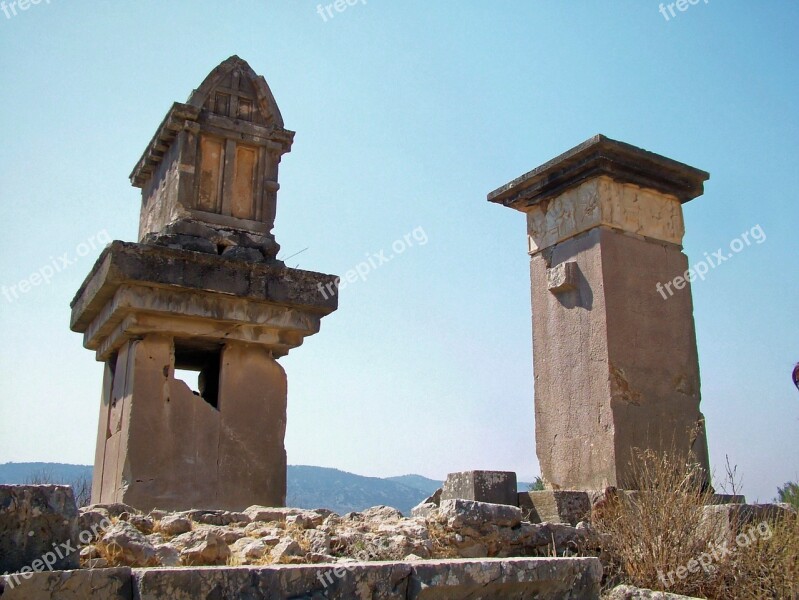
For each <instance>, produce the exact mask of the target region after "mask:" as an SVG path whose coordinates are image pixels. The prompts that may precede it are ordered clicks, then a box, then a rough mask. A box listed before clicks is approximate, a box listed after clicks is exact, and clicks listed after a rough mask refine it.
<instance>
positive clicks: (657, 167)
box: [488, 135, 710, 211]
mask: <svg viewBox="0 0 799 600" xmlns="http://www.w3.org/2000/svg"><path fill="white" fill-rule="evenodd" d="M600 175H606V176H608V177H611V178H612V179H613V180H615V181H617V182H620V183H632V184H635V185H638V186H640V187H643V188H649V189H653V190H655V191H657V192H660V193H662V194H669V195H672V196H675V197H676V198H678V199H679V200H680V202H683V203H684V202H688V201H689V200H693V199H694V198H696V197H697V196H701V195H702V194H703V193H704V182H705V181H707V180H708V179H709V178H710V174H708V173H706V172H705V171H701V170H699V169H695V168H694V167H690V166H688V165H686V164H684V163H681V162H678V161H676V160H672V159H670V158H666V157H665V156H661V155H660V154H655V153H654V152H649V151H647V150H643V149H641V148H637V147H635V146H632V145H630V144H625V143H624V142H618V141H616V140H612V139H610V138H608V137H605V136H604V135H596V136H594V137H592V138H591V139H589V140H587V141H585V142H583V143H582V144H580V145H579V146H576V147H575V148H572V149H571V150H569V151H568V152H565V153H563V154H561V155H560V156H558V157H556V158H554V159H552V160H550V161H549V162H547V163H544V164H543V165H541V166H540V167H538V168H536V169H533V170H532V171H530V172H529V173H526V174H524V175H522V176H521V177H517V178H516V179H514V180H513V181H511V182H509V183H506V184H505V185H503V186H502V187H500V188H498V189H496V190H494V191H493V192H491V193H490V194H488V201H489V202H496V203H497V204H502V205H504V206H508V207H510V208H515V209H517V210H522V211H524V208H525V207H528V206H531V205H533V204H537V203H538V202H541V201H542V200H545V199H547V198H551V197H553V196H557V195H559V194H562V193H563V192H564V191H566V190H567V189H569V188H573V187H575V186H577V185H579V184H581V183H582V182H584V181H585V180H587V179H590V178H592V177H598V176H600Z"/></svg>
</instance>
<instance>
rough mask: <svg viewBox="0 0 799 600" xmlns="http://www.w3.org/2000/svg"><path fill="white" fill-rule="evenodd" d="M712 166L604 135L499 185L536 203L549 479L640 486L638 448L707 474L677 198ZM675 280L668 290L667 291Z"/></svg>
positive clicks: (538, 358) (516, 199) (694, 192)
mask: <svg viewBox="0 0 799 600" xmlns="http://www.w3.org/2000/svg"><path fill="white" fill-rule="evenodd" d="M708 178H709V175H708V174H707V173H705V172H704V171H700V170H698V169H694V168H692V167H689V166H687V165H684V164H682V163H679V162H676V161H674V160H671V159H668V158H665V157H663V156H659V155H657V154H653V153H651V152H647V151H644V150H641V149H639V148H636V147H633V146H630V145H628V144H624V143H621V142H617V141H614V140H611V139H608V138H606V137H604V136H601V135H599V136H596V137H594V138H592V139H590V140H588V141H586V142H585V143H583V144H581V145H579V146H577V147H576V148H574V149H572V150H570V151H568V152H566V153H565V154H563V155H561V156H559V157H557V158H555V159H553V160H551V161H549V162H548V163H546V164H544V165H542V166H540V167H538V168H537V169H535V170H533V171H530V172H529V173H527V174H525V175H523V176H521V177H519V178H518V179H515V180H513V181H511V182H510V183H508V184H506V185H504V186H503V187H501V188H499V189H498V190H496V191H494V192H492V193H490V194H489V195H488V199H489V201H491V202H496V203H498V204H502V205H503V206H508V207H510V208H514V209H516V210H519V211H521V212H524V213H526V215H527V233H528V240H529V253H530V258H531V260H530V281H531V293H532V310H533V347H534V371H535V422H536V432H535V437H536V450H537V454H538V459H539V461H540V464H541V472H542V476H543V479H544V481H545V484H546V485H547V487H548V489H550V490H601V489H604V488H605V487H607V486H616V487H620V488H625V487H626V488H631V487H633V488H634V482H633V481H632V474H631V471H630V465H631V462H632V460H633V449H635V448H640V449H652V450H655V451H658V452H662V451H669V452H676V453H678V454H679V455H681V456H684V457H685V458H686V459H689V457H690V460H692V461H695V462H696V463H698V464H699V465H701V466H702V467H704V469H705V473H708V456H707V446H706V436H705V428H704V418H703V416H702V413H701V412H700V411H699V400H700V395H699V364H698V358H697V351H696V336H695V331H694V319H693V304H692V300H691V292H690V281H692V279H693V277H694V276H695V275H694V274H693V272H692V271H689V269H688V260H687V258H686V256H685V255H684V254H683V253H682V246H681V244H682V239H683V234H684V226H683V213H682V203H684V202H688V201H689V200H691V199H693V198H696V197H697V196H699V195H701V194H702V193H703V191H704V187H703V183H704V181H706V180H707V179H708ZM667 285H669V286H673V288H671V287H670V288H668V289H670V290H671V289H674V292H673V294H672V295H666V294H664V293H662V292H660V290H662V289H664V286H667Z"/></svg>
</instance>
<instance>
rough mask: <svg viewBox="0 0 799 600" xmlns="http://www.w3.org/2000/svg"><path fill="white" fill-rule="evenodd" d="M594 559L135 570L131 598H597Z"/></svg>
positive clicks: (599, 573) (598, 575) (597, 576)
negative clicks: (134, 593)
mask: <svg viewBox="0 0 799 600" xmlns="http://www.w3.org/2000/svg"><path fill="white" fill-rule="evenodd" d="M601 577H602V566H601V564H600V562H599V560H598V559H595V558H577V559H547V558H517V559H483V560H478V561H470V560H462V559H459V560H438V561H421V562H383V563H374V562H372V563H352V564H349V565H346V566H341V565H329V564H327V565H324V564H323V565H298V566H289V567H274V566H273V567H262V568H259V569H253V568H241V567H234V568H217V569H202V570H186V569H156V570H149V571H135V572H134V586H135V589H136V597H137V598H141V600H155V599H160V598H170V599H171V600H193V599H194V598H211V597H218V598H253V599H255V598H257V599H263V600H278V599H280V600H282V599H284V598H296V599H308V600H315V599H319V600H322V599H327V600H339V599H340V600H443V599H453V600H455V599H465V598H470V599H474V600H478V599H479V600H509V599H510V600H513V599H518V600H521V599H523V598H524V599H526V598H537V599H539V600H547V599H552V600H555V599H564V598H570V599H598V598H599V589H600V581H601Z"/></svg>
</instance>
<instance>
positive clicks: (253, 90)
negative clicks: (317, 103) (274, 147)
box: [186, 55, 283, 128]
mask: <svg viewBox="0 0 799 600" xmlns="http://www.w3.org/2000/svg"><path fill="white" fill-rule="evenodd" d="M236 79H238V81H235V80H236ZM234 82H235V83H234ZM234 88H235V89H234ZM220 90H222V91H225V92H234V93H235V92H236V91H240V92H242V93H244V94H246V95H250V94H251V95H253V96H254V97H255V100H256V108H257V112H258V114H259V115H260V116H261V118H262V119H263V122H264V124H266V125H268V126H272V127H276V128H282V127H283V117H282V115H281V114H280V109H279V108H278V106H277V102H275V97H274V96H273V95H272V90H270V89H269V84H267V83H266V79H264V78H263V76H261V75H258V74H257V73H256V72H255V71H253V70H252V67H250V65H249V64H248V63H247V61H246V60H244V59H242V58H239V57H238V56H235V55H234V56H231V57H230V58H228V59H227V60H226V61H224V62H222V63H221V64H220V65H219V66H218V67H216V68H215V69H214V70H213V71H211V72H210V73H209V74H208V77H206V78H205V81H203V82H202V84H201V85H200V87H198V88H197V89H196V90H194V92H192V94H191V96H189V99H188V100H187V102H186V104H188V105H190V106H194V107H196V108H209V107H210V106H211V104H212V103H213V102H214V100H215V99H214V94H215V93H216V92H217V91H220Z"/></svg>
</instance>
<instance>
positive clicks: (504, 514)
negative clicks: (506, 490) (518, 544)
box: [438, 500, 522, 528]
mask: <svg viewBox="0 0 799 600" xmlns="http://www.w3.org/2000/svg"><path fill="white" fill-rule="evenodd" d="M438 518H439V519H441V520H446V522H447V524H448V525H449V527H453V528H461V527H480V526H481V525H483V524H486V523H491V524H494V525H497V526H499V527H516V526H517V525H519V524H520V523H521V522H522V510H521V509H520V508H518V507H516V506H508V505H505V504H491V503H488V502H474V501H472V500H442V501H441V507H440V508H439V512H438Z"/></svg>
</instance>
